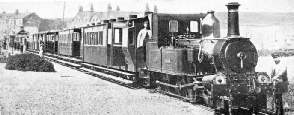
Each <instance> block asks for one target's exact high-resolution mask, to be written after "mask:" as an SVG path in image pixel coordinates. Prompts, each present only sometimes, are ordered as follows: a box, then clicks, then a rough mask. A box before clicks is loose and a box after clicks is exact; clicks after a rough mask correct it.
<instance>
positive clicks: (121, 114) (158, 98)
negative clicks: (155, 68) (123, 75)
mask: <svg viewBox="0 0 294 115" xmlns="http://www.w3.org/2000/svg"><path fill="white" fill-rule="evenodd" d="M4 66H5V64H3V63H0V75H1V76H0V94H1V95H0V107H1V108H0V110H1V115H9V114H13V115H15V114H30V115H31V114H32V115H35V114H38V115H43V114H46V115H47V114H50V115H51V114H56V115H75V114H79V115H89V114H95V115H97V114H101V115H105V114H112V115H130V114H131V115H140V114H141V115H143V114H144V115H211V114H212V113H211V112H209V111H207V110H205V109H204V108H199V107H196V106H193V105H192V104H189V103H185V102H182V101H180V100H178V99H175V98H172V97H168V96H165V95H161V94H158V93H150V92H148V91H147V90H145V89H136V90H134V89H128V88H126V87H122V86H119V85H117V84H114V83H110V82H107V81H103V80H100V79H98V78H95V77H92V76H90V75H86V74H84V73H81V72H78V71H76V70H72V69H70V68H66V67H63V66H61V65H58V64H54V66H55V70H57V72H53V73H44V72H20V71H11V70H5V69H4Z"/></svg>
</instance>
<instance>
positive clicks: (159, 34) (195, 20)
mask: <svg viewBox="0 0 294 115" xmlns="http://www.w3.org/2000/svg"><path fill="white" fill-rule="evenodd" d="M226 6H227V8H228V34H227V37H224V38H221V37H220V23H219V20H218V19H217V18H216V17H215V15H214V11H208V12H207V13H197V14H196V13H195V14H164V13H152V12H145V16H144V17H137V15H130V16H129V17H128V18H127V19H125V18H124V17H118V18H117V19H109V20H103V21H102V22H101V23H92V24H87V26H83V27H78V28H71V29H63V30H54V31H46V32H39V33H36V34H33V35H30V36H29V37H28V50H34V51H38V50H39V46H40V44H44V51H45V52H47V53H51V54H56V55H62V56H69V57H76V58H78V59H81V60H82V62H83V63H87V64H92V65H95V67H96V66H98V67H105V68H109V69H114V70H116V71H120V72H121V73H122V74H126V76H128V75H133V76H128V77H124V78H125V79H128V80H131V81H132V82H133V83H136V84H138V85H140V86H142V87H148V88H153V89H157V90H159V91H161V92H164V93H166V94H169V95H174V96H177V97H180V98H182V99H184V100H186V101H190V102H203V103H204V104H205V105H207V106H209V107H212V108H214V109H215V114H226V115H237V114H238V113H236V112H238V111H237V110H238V109H240V108H246V109H247V110H248V111H249V113H250V114H258V112H263V111H266V112H268V111H270V112H272V113H274V114H278V115H280V114H283V112H284V111H283V103H282V94H283V93H285V92H287V91H288V85H289V83H288V82H287V81H285V82H274V81H272V80H271V78H270V77H269V76H268V75H267V74H266V73H264V72H256V71H255V67H256V65H257V61H258V53H257V50H256V48H255V46H254V44H253V43H252V42H251V41H250V38H246V37H242V36H240V32H239V15H238V8H239V6H240V4H239V3H237V2H231V3H228V4H227V5H226ZM146 21H147V22H148V26H149V29H148V31H149V32H150V33H151V34H152V36H150V37H149V38H148V39H145V40H144V45H143V46H140V45H139V44H138V42H139V40H138V34H139V33H140V31H141V30H142V29H143V28H144V24H143V23H144V22H146ZM270 97H273V99H274V101H273V103H272V106H268V104H267V103H268V101H267V99H269V98H270Z"/></svg>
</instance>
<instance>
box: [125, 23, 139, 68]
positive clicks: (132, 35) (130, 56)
mask: <svg viewBox="0 0 294 115" xmlns="http://www.w3.org/2000/svg"><path fill="white" fill-rule="evenodd" d="M136 43H137V42H136V29H135V28H134V27H131V28H123V43H122V44H123V52H124V55H125V61H126V65H125V67H126V68H125V70H127V71H132V72H136V70H137V69H136Z"/></svg>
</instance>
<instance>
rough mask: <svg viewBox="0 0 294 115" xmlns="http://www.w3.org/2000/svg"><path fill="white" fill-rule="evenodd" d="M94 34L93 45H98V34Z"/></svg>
mask: <svg viewBox="0 0 294 115" xmlns="http://www.w3.org/2000/svg"><path fill="white" fill-rule="evenodd" d="M94 34H95V42H94V45H98V44H99V43H98V41H99V40H98V39H99V37H98V32H95V33H94Z"/></svg>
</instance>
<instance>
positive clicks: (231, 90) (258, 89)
mask: <svg viewBox="0 0 294 115" xmlns="http://www.w3.org/2000/svg"><path fill="white" fill-rule="evenodd" d="M288 84H289V83H287V82H279V83H276V84H273V83H256V84H255V85H253V84H247V83H229V84H212V95H213V96H229V95H255V94H261V95H267V94H273V92H275V94H283V93H285V92H287V91H288Z"/></svg>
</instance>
